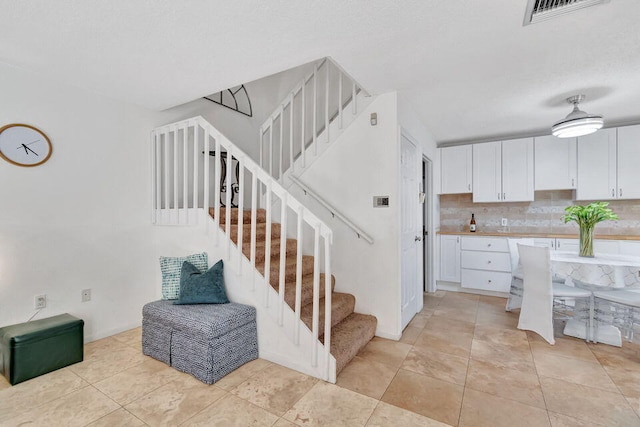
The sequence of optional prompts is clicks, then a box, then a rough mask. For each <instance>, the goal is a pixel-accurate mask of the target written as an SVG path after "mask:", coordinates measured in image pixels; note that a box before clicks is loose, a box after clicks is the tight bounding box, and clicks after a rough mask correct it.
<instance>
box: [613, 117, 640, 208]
mask: <svg viewBox="0 0 640 427" xmlns="http://www.w3.org/2000/svg"><path fill="white" fill-rule="evenodd" d="M617 178H618V179H617V182H618V199H640V125H638V126H625V127H622V128H618V176H617Z"/></svg>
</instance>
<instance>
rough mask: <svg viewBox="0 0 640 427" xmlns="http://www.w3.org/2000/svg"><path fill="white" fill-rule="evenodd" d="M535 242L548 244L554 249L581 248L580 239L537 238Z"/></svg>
mask: <svg viewBox="0 0 640 427" xmlns="http://www.w3.org/2000/svg"><path fill="white" fill-rule="evenodd" d="M533 243H534V244H535V245H536V246H546V247H548V248H549V249H551V250H552V251H564V252H572V251H575V252H578V251H579V249H580V240H579V239H552V238H547V237H545V238H536V239H534V241H533Z"/></svg>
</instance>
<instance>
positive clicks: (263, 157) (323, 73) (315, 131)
mask: <svg viewBox="0 0 640 427" xmlns="http://www.w3.org/2000/svg"><path fill="white" fill-rule="evenodd" d="M362 91H363V89H362V88H361V87H360V86H359V85H358V83H357V82H356V81H355V80H354V79H353V78H352V77H351V76H349V74H347V73H346V72H345V71H344V70H343V69H342V67H340V66H339V65H338V64H337V63H336V62H335V61H333V60H331V58H324V59H323V60H322V61H319V62H317V63H316V64H315V65H314V69H313V72H311V73H309V74H308V75H307V76H305V77H304V78H303V79H302V80H301V81H300V82H299V83H298V84H297V85H296V86H295V87H294V89H293V90H292V91H291V92H289V94H288V95H287V96H286V97H285V98H284V99H283V100H282V101H281V102H280V105H279V106H278V107H277V108H276V109H275V111H274V112H273V113H272V114H271V115H270V116H269V117H268V118H267V120H266V121H265V122H264V123H263V124H262V126H261V127H260V139H259V141H260V165H261V166H262V167H263V169H265V170H267V171H269V174H270V175H271V176H273V177H275V178H276V179H278V180H281V179H282V177H283V174H284V173H285V171H287V170H290V171H291V172H295V167H296V166H295V163H296V160H297V159H298V158H300V160H301V164H300V167H301V168H303V169H304V168H305V167H307V163H308V159H307V156H308V155H309V154H311V155H313V156H317V154H318V138H319V136H321V135H322V134H323V133H324V136H323V138H322V139H323V141H324V142H325V143H327V144H328V143H331V142H332V141H333V135H331V134H329V129H330V127H329V125H330V124H331V123H332V122H333V121H334V120H337V121H338V123H337V129H338V130H340V129H342V128H343V126H344V115H345V107H348V106H349V104H351V114H352V115H354V116H355V115H357V114H358V102H357V95H358V94H359V93H360V92H362ZM308 150H313V152H312V153H307V152H308Z"/></svg>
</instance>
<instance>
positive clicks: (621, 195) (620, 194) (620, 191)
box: [619, 188, 622, 197]
mask: <svg viewBox="0 0 640 427" xmlns="http://www.w3.org/2000/svg"><path fill="white" fill-rule="evenodd" d="M619 197H622V188H621V189H620V196H619Z"/></svg>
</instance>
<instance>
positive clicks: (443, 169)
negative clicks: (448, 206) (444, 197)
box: [439, 145, 473, 194]
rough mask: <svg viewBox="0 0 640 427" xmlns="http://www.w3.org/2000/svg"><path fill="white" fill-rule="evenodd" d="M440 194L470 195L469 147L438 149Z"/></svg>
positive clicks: (470, 156)
mask: <svg viewBox="0 0 640 427" xmlns="http://www.w3.org/2000/svg"><path fill="white" fill-rule="evenodd" d="M439 152H440V183H441V191H440V194H458V193H471V191H472V187H473V186H472V179H473V176H472V165H473V164H472V160H471V159H472V153H473V150H472V148H471V145H459V146H456V147H445V148H440V149H439Z"/></svg>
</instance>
